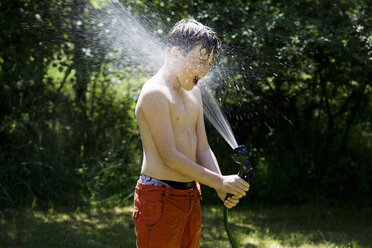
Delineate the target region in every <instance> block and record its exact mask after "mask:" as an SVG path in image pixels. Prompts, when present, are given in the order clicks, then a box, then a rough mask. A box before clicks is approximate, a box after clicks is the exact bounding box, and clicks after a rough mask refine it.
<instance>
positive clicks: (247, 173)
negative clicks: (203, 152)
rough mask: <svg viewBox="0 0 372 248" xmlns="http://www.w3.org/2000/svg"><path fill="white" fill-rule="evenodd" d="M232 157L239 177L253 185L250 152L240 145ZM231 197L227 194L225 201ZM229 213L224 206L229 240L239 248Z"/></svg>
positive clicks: (234, 246) (224, 219)
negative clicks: (232, 231) (236, 165)
mask: <svg viewBox="0 0 372 248" xmlns="http://www.w3.org/2000/svg"><path fill="white" fill-rule="evenodd" d="M231 157H232V159H233V160H234V161H235V162H236V163H237V164H238V165H239V172H238V176H239V177H241V178H243V179H244V180H245V181H246V182H248V183H251V182H252V180H253V176H254V171H253V167H252V165H251V163H250V162H249V160H248V152H247V149H246V148H245V146H244V145H240V146H238V147H236V148H235V149H233V151H232V155H231ZM231 196H232V194H227V195H226V198H225V201H226V200H227V198H228V197H231ZM227 213H228V208H227V207H226V206H224V209H223V222H224V225H225V229H226V233H227V237H228V238H229V241H230V244H231V246H232V247H233V248H236V247H237V246H236V243H235V240H234V238H233V236H232V233H231V229H230V225H229V222H228V217H227Z"/></svg>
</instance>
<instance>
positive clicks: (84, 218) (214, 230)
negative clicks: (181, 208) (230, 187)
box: [0, 206, 372, 248]
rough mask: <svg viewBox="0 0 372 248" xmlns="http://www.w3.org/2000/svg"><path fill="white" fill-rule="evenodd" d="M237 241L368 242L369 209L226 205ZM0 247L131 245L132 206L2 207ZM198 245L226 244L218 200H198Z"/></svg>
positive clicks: (371, 229)
mask: <svg viewBox="0 0 372 248" xmlns="http://www.w3.org/2000/svg"><path fill="white" fill-rule="evenodd" d="M229 219H230V223H231V228H232V230H233V234H234V237H235V239H236V240H237V243H238V244H239V247H372V216H371V209H358V210H345V209H331V208H322V207H310V206H304V207H293V206H286V207H267V206H265V207H262V206H254V207H249V208H248V207H243V206H239V207H237V208H236V209H233V210H230V211H229ZM0 220H1V221H0V247H1V248H6V247H32V248H33V247H35V248H36V247H37V248H43V247H48V248H49V247H50V248H57V247H61V248H62V247H63V248H65V247H105V248H111V247H112V248H114V247H123V248H127V247H135V236H134V231H133V228H134V226H133V222H132V220H131V207H120V208H119V207H116V208H108V207H105V208H97V207H94V208H91V209H83V210H79V209H78V210H75V211H56V210H54V211H53V210H49V211H47V212H43V211H37V210H27V211H19V210H17V211H16V210H7V211H5V210H3V211H1V212H0ZM201 247H203V248H209V247H212V248H219V247H221V248H222V247H223V248H226V247H227V248H228V247H229V243H228V240H227V235H226V233H225V229H224V226H223V220H222V208H221V206H217V207H216V206H203V232H202V242H201Z"/></svg>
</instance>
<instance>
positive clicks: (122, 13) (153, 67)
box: [89, 0, 165, 74]
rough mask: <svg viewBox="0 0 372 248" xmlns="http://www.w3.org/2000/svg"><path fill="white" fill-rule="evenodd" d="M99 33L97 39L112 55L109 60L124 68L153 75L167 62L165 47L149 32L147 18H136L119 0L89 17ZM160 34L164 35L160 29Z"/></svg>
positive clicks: (106, 3)
mask: <svg viewBox="0 0 372 248" xmlns="http://www.w3.org/2000/svg"><path fill="white" fill-rule="evenodd" d="M89 19H91V23H92V24H93V25H94V28H95V29H96V30H97V32H96V37H94V39H95V40H96V42H97V45H98V46H101V47H103V48H104V49H105V50H108V51H110V52H109V53H108V60H109V61H110V62H113V61H115V62H116V64H117V66H118V67H122V65H124V64H125V65H130V66H140V67H142V68H143V70H144V71H145V72H147V73H149V74H153V73H155V72H156V71H157V70H159V69H160V67H161V66H162V65H163V63H164V58H165V50H164V49H163V47H164V44H162V42H161V41H160V39H159V38H158V37H157V36H155V34H154V32H151V30H149V29H148V28H146V27H148V26H150V25H149V24H148V22H147V20H146V18H145V17H141V18H139V17H138V16H136V15H134V14H133V13H132V12H131V10H130V8H126V7H124V6H123V5H121V3H120V2H119V1H115V0H113V1H108V2H105V3H104V4H103V5H102V6H101V7H100V9H99V10H97V11H96V12H92V14H91V15H90V16H89ZM157 32H160V31H159V30H157Z"/></svg>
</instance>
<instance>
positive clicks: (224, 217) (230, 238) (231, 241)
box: [223, 206, 237, 248]
mask: <svg viewBox="0 0 372 248" xmlns="http://www.w3.org/2000/svg"><path fill="white" fill-rule="evenodd" d="M228 211H229V209H228V208H227V207H225V206H224V207H223V223H224V225H225V229H226V233H227V237H228V238H229V241H230V244H231V247H232V248H237V246H236V243H235V240H234V238H233V236H232V233H231V228H230V225H229V220H228V217H227V213H228Z"/></svg>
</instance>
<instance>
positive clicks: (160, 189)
mask: <svg viewBox="0 0 372 248" xmlns="http://www.w3.org/2000/svg"><path fill="white" fill-rule="evenodd" d="M220 43H221V42H220V40H219V38H218V37H217V35H216V33H215V32H214V31H213V30H211V29H210V28H209V27H206V26H204V25H203V24H201V23H199V22H197V21H195V20H193V19H184V20H181V21H179V22H178V23H176V24H175V25H174V27H173V28H172V30H171V31H170V33H169V35H168V44H167V45H168V47H167V57H166V60H165V63H164V65H163V67H162V68H161V69H160V70H159V71H158V72H157V73H156V74H155V75H154V76H153V77H152V78H150V79H149V80H148V81H147V82H146V83H145V84H144V86H143V88H142V90H141V94H140V96H139V98H138V102H137V106H136V117H137V120H138V125H139V129H140V134H141V140H142V144H143V150H144V151H143V153H144V155H143V163H142V169H141V175H140V178H139V180H138V182H137V186H136V191H135V196H134V210H133V219H134V222H135V231H136V235H137V247H140V248H142V247H154V248H163V247H164V248H170V247H171V248H180V247H182V248H184V247H199V246H200V245H199V243H200V234H201V209H200V198H201V193H200V185H199V183H202V184H205V185H208V186H209V187H212V188H214V189H215V190H216V192H217V194H218V196H219V198H220V199H221V200H222V201H224V204H225V206H226V207H228V208H231V207H234V206H235V205H236V204H237V203H238V201H239V199H240V198H241V197H243V196H244V195H245V194H246V191H248V189H249V184H248V183H247V182H245V181H244V180H243V179H241V178H240V177H238V176H237V175H231V176H222V175H221V172H220V169H219V166H218V163H217V160H216V158H215V156H214V154H213V152H212V150H211V149H210V147H209V144H208V141H207V136H206V132H205V127H204V119H203V107H202V99H201V94H200V90H199V89H198V87H196V85H197V84H198V81H199V80H200V79H201V78H202V77H204V76H205V75H206V74H207V73H208V72H209V70H210V67H211V65H212V63H213V56H214V54H216V53H218V52H219V51H220V50H221V45H220ZM198 182H199V183H198ZM227 193H231V194H233V197H229V198H228V199H227V200H226V201H225V197H226V194H227Z"/></svg>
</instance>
